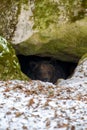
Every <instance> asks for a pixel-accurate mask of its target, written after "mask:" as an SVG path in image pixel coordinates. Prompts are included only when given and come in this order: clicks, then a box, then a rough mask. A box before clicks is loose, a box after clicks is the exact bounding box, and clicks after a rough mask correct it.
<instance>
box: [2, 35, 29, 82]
mask: <svg viewBox="0 0 87 130" xmlns="http://www.w3.org/2000/svg"><path fill="white" fill-rule="evenodd" d="M12 79H20V80H29V79H28V77H27V76H25V75H24V74H23V73H22V72H21V68H20V65H19V62H18V59H17V57H16V55H15V51H14V49H13V48H12V46H11V45H10V44H9V43H8V42H7V41H6V40H5V39H4V38H2V37H0V80H12Z"/></svg>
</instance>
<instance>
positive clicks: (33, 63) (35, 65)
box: [29, 61, 38, 70]
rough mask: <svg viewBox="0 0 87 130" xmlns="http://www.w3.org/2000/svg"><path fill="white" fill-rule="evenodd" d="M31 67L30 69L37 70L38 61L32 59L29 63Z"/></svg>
mask: <svg viewBox="0 0 87 130" xmlns="http://www.w3.org/2000/svg"><path fill="white" fill-rule="evenodd" d="M29 67H30V69H32V70H35V69H36V68H37V67H38V63H37V62H35V61H31V62H30V63H29Z"/></svg>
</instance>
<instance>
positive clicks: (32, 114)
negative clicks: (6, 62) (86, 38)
mask: <svg viewBox="0 0 87 130" xmlns="http://www.w3.org/2000/svg"><path fill="white" fill-rule="evenodd" d="M82 82H83V81H79V82H77V81H76V84H75V86H73V84H71V85H70V86H68V85H69V84H66V85H65V86H57V85H53V84H51V83H44V82H41V81H31V82H24V81H17V80H15V81H7V82H2V81H0V130H86V129H87V88H86V87H87V79H85V80H84V84H82Z"/></svg>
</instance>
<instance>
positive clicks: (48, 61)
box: [18, 55, 77, 83]
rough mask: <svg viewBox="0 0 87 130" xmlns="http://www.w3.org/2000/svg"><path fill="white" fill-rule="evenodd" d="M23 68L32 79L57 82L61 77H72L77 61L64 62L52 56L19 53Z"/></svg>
mask: <svg viewBox="0 0 87 130" xmlns="http://www.w3.org/2000/svg"><path fill="white" fill-rule="evenodd" d="M18 59H19V63H20V66H21V70H22V72H23V73H25V74H26V75H27V76H28V77H30V78H31V79H32V80H41V81H44V82H52V83H56V81H57V80H58V79H60V78H63V79H67V78H68V77H70V76H71V75H72V74H73V72H74V69H75V68H76V66H77V64H76V63H71V62H64V61H60V60H56V59H54V58H51V57H40V56H34V55H33V56H24V55H18Z"/></svg>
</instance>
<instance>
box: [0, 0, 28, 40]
mask: <svg viewBox="0 0 87 130" xmlns="http://www.w3.org/2000/svg"><path fill="white" fill-rule="evenodd" d="M27 3H28V0H2V1H1V0H0V35H1V36H3V37H5V38H6V39H8V40H11V38H12V37H13V34H14V31H15V29H16V25H17V22H18V16H19V14H20V11H21V7H22V5H23V4H26V6H27Z"/></svg>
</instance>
